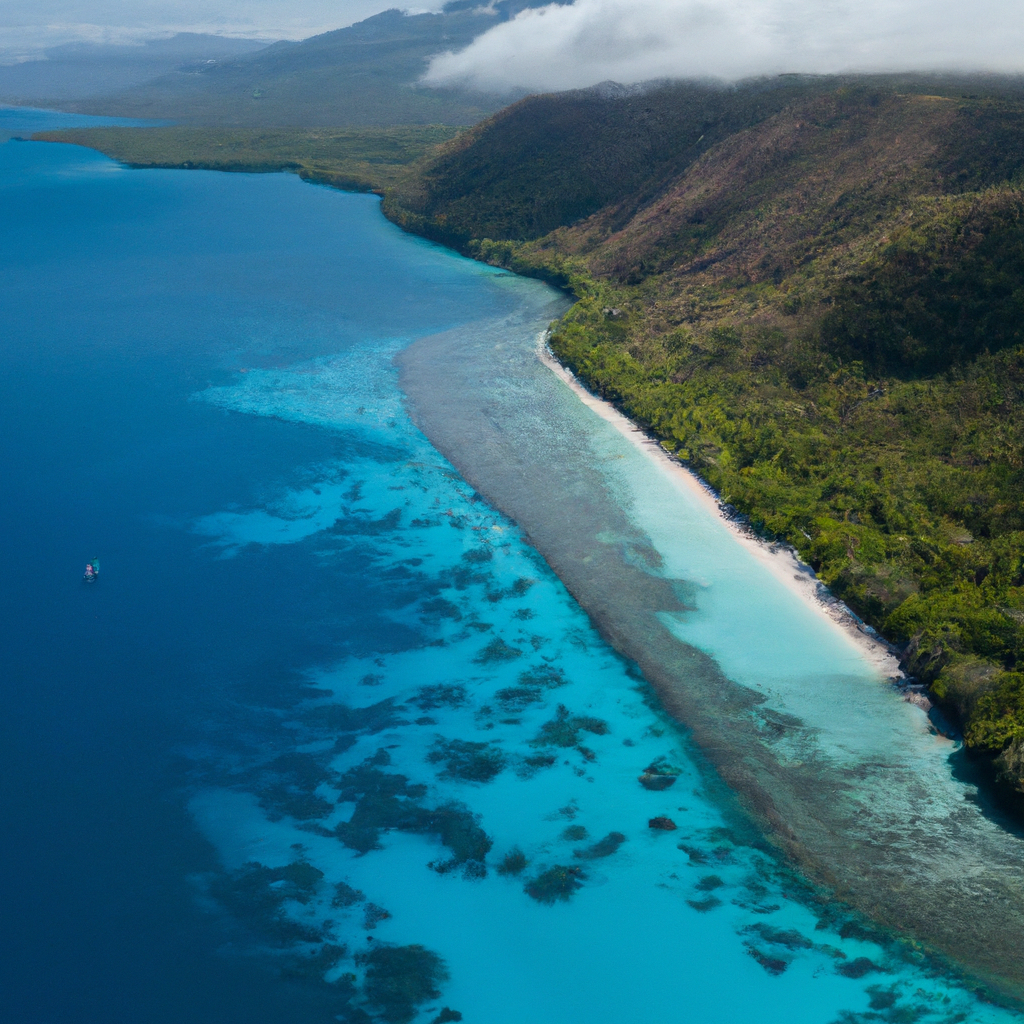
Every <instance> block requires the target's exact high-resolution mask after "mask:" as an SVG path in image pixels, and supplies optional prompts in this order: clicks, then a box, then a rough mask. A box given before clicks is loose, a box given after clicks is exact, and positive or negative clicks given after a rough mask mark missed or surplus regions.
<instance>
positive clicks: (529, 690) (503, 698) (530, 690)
mask: <svg viewBox="0 0 1024 1024" xmlns="http://www.w3.org/2000/svg"><path fill="white" fill-rule="evenodd" d="M494 699H495V700H496V701H497V702H498V704H499V705H500V707H501V708H502V710H503V711H506V712H508V711H523V710H525V709H526V708H527V707H529V705H530V704H536V703H538V702H539V701H541V700H543V699H544V698H543V697H542V696H541V693H540V691H539V690H538V689H537V688H536V687H534V686H506V687H505V688H504V689H501V690H498V692H497V693H496V694H495V695H494Z"/></svg>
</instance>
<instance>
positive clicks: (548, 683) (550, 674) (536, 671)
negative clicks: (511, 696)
mask: <svg viewBox="0 0 1024 1024" xmlns="http://www.w3.org/2000/svg"><path fill="white" fill-rule="evenodd" d="M519 682H520V684H521V685H522V686H534V687H540V688H541V689H544V690H554V689H555V688H556V687H559V686H565V684H566V683H568V682H569V680H568V679H567V678H566V676H565V673H564V672H563V671H562V670H561V669H560V668H556V667H555V666H554V665H547V664H544V665H534V666H533V668H528V669H526V670H525V671H524V672H520V673H519Z"/></svg>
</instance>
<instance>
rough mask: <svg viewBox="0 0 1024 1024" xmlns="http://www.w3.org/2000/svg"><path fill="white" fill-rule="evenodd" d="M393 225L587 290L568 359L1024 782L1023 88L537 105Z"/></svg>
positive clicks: (410, 183)
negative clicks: (807, 571)
mask: <svg viewBox="0 0 1024 1024" xmlns="http://www.w3.org/2000/svg"><path fill="white" fill-rule="evenodd" d="M385 212H386V213H387V214H388V215H389V216H390V217H392V218H393V219H394V220H396V221H397V222H398V223H400V224H402V225H404V226H406V227H407V228H409V229H411V230H415V231H418V232H421V233H423V234H426V235H428V236H429V237H432V238H435V239H437V240H439V241H442V242H445V243H447V244H450V245H454V246H457V247H459V248H461V249H462V250H463V251H465V252H467V253H470V254H472V255H475V256H477V257H478V258H480V259H483V260H486V261H488V262H491V263H494V264H496V265H500V266H505V267H508V268H510V269H513V270H515V271H517V272H520V273H526V274H531V275H534V276H538V277H542V278H544V279H546V280H549V281H552V282H554V283H556V284H559V285H561V286H562V287H565V288H567V289H568V290H570V291H571V292H572V293H573V294H574V295H575V297H576V299H577V302H576V305H575V306H574V307H573V308H572V309H571V310H570V311H569V313H568V314H566V316H565V317H564V318H563V319H562V320H561V321H560V322H559V323H558V324H556V325H555V328H554V331H553V334H552V338H551V347H552V349H553V350H554V352H555V354H556V355H557V356H558V358H559V359H560V360H561V361H562V362H563V363H565V364H566V365H568V366H569V367H570V368H571V369H572V370H573V371H574V372H575V373H576V374H577V375H578V376H579V377H580V378H581V379H582V380H583V381H584V382H585V383H586V384H587V386H588V387H590V388H591V389H592V390H593V391H595V392H596V393H598V394H600V395H602V396H604V397H606V398H607V399H609V400H611V401H613V402H614V403H615V404H616V405H618V406H619V407H620V408H621V409H623V411H624V412H626V413H627V414H628V415H629V416H630V417H632V418H633V419H634V420H636V421H638V422H640V423H641V424H643V425H644V426H645V427H646V428H647V429H649V430H650V431H651V432H652V433H653V434H654V435H655V436H657V437H658V438H660V439H661V440H662V442H663V444H664V446H665V447H666V449H668V450H669V451H671V452H674V453H676V454H677V455H678V456H679V458H681V459H682V460H683V461H684V462H686V463H687V464H688V465H690V466H692V467H693V468H694V469H695V470H697V471H698V472H699V473H700V474H701V475H702V476H703V477H704V478H705V479H706V480H707V481H708V482H709V483H711V484H712V485H713V486H714V487H715V488H716V489H717V490H718V492H719V493H720V494H721V496H722V499H723V502H724V503H725V504H726V505H727V506H731V507H732V508H733V509H735V510H736V511H737V512H738V513H739V514H741V515H742V516H745V517H746V518H747V520H748V521H749V522H750V523H751V525H752V526H753V528H754V529H756V530H757V531H759V532H760V533H762V534H763V535H766V536H769V537H772V538H779V539H784V540H786V541H788V542H789V543H791V544H793V545H794V546H795V547H796V549H797V550H798V551H799V553H800V555H801V556H802V557H803V558H804V559H805V560H806V561H808V562H809V563H810V564H811V565H812V566H813V567H814V568H815V570H816V571H817V572H818V574H819V576H820V578H821V579H822V580H823V581H824V582H825V583H826V584H828V586H829V587H830V588H831V589H832V591H833V592H834V593H835V594H837V595H838V596H839V597H840V598H842V599H843V600H844V601H846V602H847V603H848V604H849V605H850V606H851V607H852V608H853V609H854V610H855V611H856V612H857V613H858V614H859V615H861V616H862V617H863V618H864V619H865V620H866V621H868V622H869V623H871V624H872V625H874V626H875V627H876V628H878V629H879V630H880V631H881V632H882V633H883V635H885V636H886V637H887V638H888V639H889V640H891V641H892V642H894V643H896V644H899V645H901V646H902V647H903V649H904V650H905V654H904V661H905V665H906V667H907V669H908V671H909V672H911V673H913V674H914V675H916V676H917V677H918V678H920V679H922V680H923V681H925V682H927V683H929V684H930V685H931V686H932V692H933V694H934V695H935V697H936V698H937V699H938V700H940V701H941V702H942V703H943V704H944V706H945V707H946V708H947V709H948V710H950V711H953V712H955V713H957V714H958V716H959V718H960V721H961V722H962V723H963V727H964V735H965V739H966V743H967V745H968V747H969V748H970V749H971V750H972V751H974V752H976V753H977V754H978V755H980V756H984V757H989V758H991V759H992V760H993V761H994V762H995V764H996V767H997V769H998V770H999V772H1001V774H1002V777H1003V778H1005V779H1006V780H1007V781H1009V782H1010V783H1011V784H1012V785H1013V786H1014V787H1016V788H1018V789H1021V790H1022V791H1024V685H1022V677H1021V675H1020V673H1019V672H1018V671H1016V669H1017V666H1018V664H1019V662H1020V661H1021V658H1022V657H1024V501H1022V496H1024V417H1022V415H1021V410H1022V400H1024V348H1022V343H1024V328H1022V324H1024V315H1022V314H1024V101H1022V97H1021V90H1020V83H1018V82H1016V81H1000V80H997V79H989V80H986V81H985V82H982V83H978V82H972V81H968V80H955V79H945V80H941V81H934V80H933V81H928V80H925V79H905V80H903V81H896V80H894V79H881V78H877V79H858V80H837V79H816V80H801V79H798V78H789V77H787V78H785V79H782V80H779V81H778V82H774V83H754V84H752V85H749V86H743V87H737V88H735V89H717V90H716V89H706V88H702V87H698V86H685V85H677V86H669V87H665V88H663V89H659V90H655V91H652V92H646V93H631V94H626V95H623V96H615V95H608V94H607V93H602V92H601V91H598V90H593V91H590V92H586V93H575V94H564V95H559V96H545V97H533V98H530V99H528V100H524V101H523V102H521V103H519V104H517V105H515V106H513V107H511V108H509V109H507V110H505V111H502V112H501V113H500V114H498V115H496V116H495V117H494V118H492V119H490V120H489V121H486V122H484V123H482V124H480V125H477V126H476V127H474V128H472V129H470V130H469V131H467V132H466V133H464V134H462V135H460V136H459V137H457V138H455V139H454V140H453V141H451V142H448V143H445V144H444V145H442V146H441V147H440V148H439V149H438V150H437V151H436V153H435V154H434V155H433V156H428V157H427V158H425V159H424V160H423V161H422V162H421V163H420V164H419V165H417V166H416V167H415V168H413V170H412V172H411V173H410V175H409V176H408V177H407V178H404V179H401V180H400V181H399V183H398V185H397V186H396V187H394V188H393V189H391V190H389V191H388V193H387V195H386V198H385ZM553 724H557V723H553ZM649 774H652V775H653V778H652V780H651V781H655V782H656V780H657V779H659V778H660V776H659V775H657V774H654V773H649ZM666 778H667V776H666Z"/></svg>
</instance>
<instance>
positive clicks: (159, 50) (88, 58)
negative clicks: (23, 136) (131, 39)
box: [0, 32, 267, 107]
mask: <svg viewBox="0 0 1024 1024" xmlns="http://www.w3.org/2000/svg"><path fill="white" fill-rule="evenodd" d="M266 45H267V44H266V43H265V42H260V41H258V40H255V39H226V38H225V37H224V36H210V35H197V34H196V33H193V32H180V33H178V35H176V36H172V37H171V38H170V39H153V40H150V41H149V42H147V43H145V44H144V45H142V46H112V45H103V44H98V43H69V44H67V45H66V46H55V47H51V48H50V49H48V50H44V51H43V54H42V57H41V59H39V60H27V61H25V62H24V63H21V64H8V65H5V66H0V99H2V100H3V102H6V103H13V104H16V105H20V106H37V107H46V106H49V107H52V106H54V105H55V104H60V105H62V106H66V105H67V104H69V103H75V102H79V101H82V100H89V99H94V98H96V97H98V96H110V95H115V94H117V93H121V92H125V91H127V90H130V89H134V88H137V87H138V86H140V85H143V84H144V83H146V82H151V81H153V79H155V78H160V77H162V76H163V75H167V74H172V73H174V72H178V73H181V74H187V73H188V72H189V70H193V71H194V70H195V69H196V68H198V67H203V66H206V65H208V64H209V63H210V62H211V61H214V62H221V61H233V60H237V59H238V58H240V57H244V56H246V55H248V54H251V53H253V52H254V51H256V50H262V49H263V48H264V47H265V46H266Z"/></svg>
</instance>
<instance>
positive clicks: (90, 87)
mask: <svg viewBox="0 0 1024 1024" xmlns="http://www.w3.org/2000/svg"><path fill="white" fill-rule="evenodd" d="M542 2H543V0H498V2H496V3H493V4H489V5H487V6H482V5H480V4H478V3H476V2H475V0H456V2H454V3H450V4H448V5H447V6H446V7H445V8H444V10H443V11H442V12H441V13H438V14H414V15H410V14H405V13H403V12H402V11H398V10H390V11H384V12H383V13H382V14H378V15H375V16H374V17H372V18H368V19H366V20H365V21H362V22H359V23H358V24H356V25H352V26H350V27H348V28H343V29H338V30H337V31H335V32H326V33H324V34H323V35H319V36H313V37H312V38H310V39H305V40H303V41H302V42H298V43H294V42H281V43H275V44H273V45H270V46H262V45H261V44H259V43H255V42H252V41H244V40H229V39H221V38H219V37H211V36H176V37H175V38H174V40H167V41H166V42H160V43H157V42H153V43H149V44H148V45H147V46H145V47H84V46H83V47H61V48H58V49H57V50H52V51H49V52H48V59H47V60H46V61H40V62H32V63H28V64H21V65H15V66H12V67H5V68H0V102H8V103H16V104H21V105H34V106H49V107H57V108H59V109H63V110H70V111H76V112H79V113H87V114H103V115H114V116H123V117H145V118H162V119H170V120H173V121H176V122H179V123H182V124H199V125H223V126H227V125H232V126H261V127H266V126H290V127H297V126H317V127H330V126H340V125H396V124H450V125H469V124H475V123H476V122H477V121H480V120H481V119H482V118H484V117H486V116H487V115H489V114H491V113H493V112H494V111H496V110H499V109H500V108H501V107H503V106H505V105H506V104H507V103H509V102H510V101H511V100H513V99H517V98H519V97H516V96H512V97H510V96H508V95H504V96H497V95H492V94H481V93H469V92H465V91H462V90H457V89H447V90H436V89H424V88H420V87H418V86H417V85H416V82H417V81H418V79H419V78H420V76H421V75H422V74H423V71H424V70H425V68H426V66H427V62H428V60H429V58H430V57H431V56H433V55H434V54H437V53H442V52H444V51H446V50H458V49H460V48H462V47H464V46H466V45H468V44H469V43H470V42H471V41H472V40H473V39H474V38H475V37H476V36H478V35H480V34H482V33H483V32H485V31H487V29H489V28H492V27H493V26H494V25H496V24H498V23H499V22H501V21H506V20H508V19H509V18H512V17H514V16H515V14H517V13H518V12H519V11H521V10H524V9H526V8H528V7H535V6H540V5H541V4H542ZM130 51H132V52H130Z"/></svg>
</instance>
